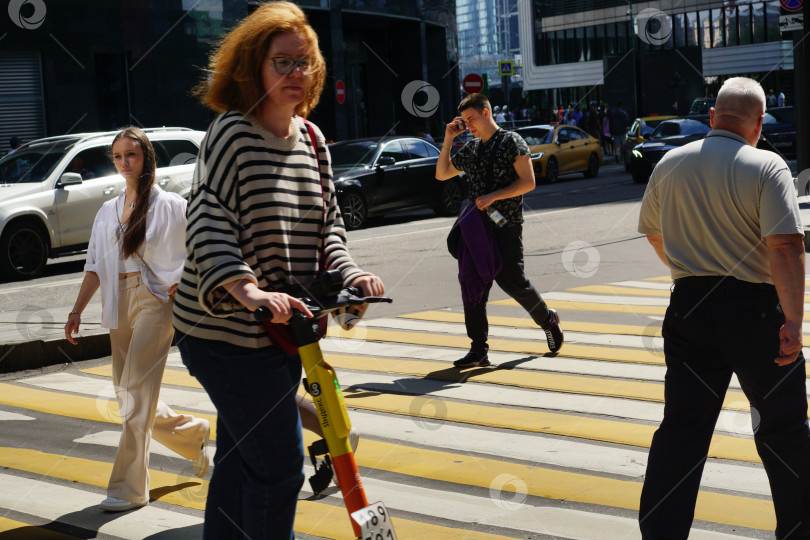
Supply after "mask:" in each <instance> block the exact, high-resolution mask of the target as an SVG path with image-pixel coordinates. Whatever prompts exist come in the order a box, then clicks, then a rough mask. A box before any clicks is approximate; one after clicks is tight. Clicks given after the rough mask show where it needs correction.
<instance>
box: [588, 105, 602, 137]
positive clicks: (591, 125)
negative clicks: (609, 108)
mask: <svg viewBox="0 0 810 540" xmlns="http://www.w3.org/2000/svg"><path fill="white" fill-rule="evenodd" d="M585 131H587V132H588V135H590V136H591V137H593V138H595V139H596V140H597V141H599V140H601V139H602V123H601V122H600V121H599V111H597V110H596V105H591V110H590V111H589V112H588V119H587V120H586V121H585Z"/></svg>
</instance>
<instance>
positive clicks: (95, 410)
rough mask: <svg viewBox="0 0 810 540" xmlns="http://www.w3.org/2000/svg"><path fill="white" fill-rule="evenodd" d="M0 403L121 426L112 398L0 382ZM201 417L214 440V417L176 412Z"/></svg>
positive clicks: (118, 413)
mask: <svg viewBox="0 0 810 540" xmlns="http://www.w3.org/2000/svg"><path fill="white" fill-rule="evenodd" d="M0 404H3V405H9V406H11V407H20V408H24V409H28V410H33V411H39V412H43V413H47V414H55V415H57V416H67V417H71V418H81V419H84V420H93V421H94V422H105V423H111V424H120V423H121V420H120V419H121V414H120V412H119V411H118V403H116V402H115V400H114V399H104V398H102V397H97V398H96V399H93V398H88V397H84V396H72V395H69V394H60V393H58V392H49V391H47V390H39V389H37V388H26V387H22V386H16V385H13V384H8V383H0ZM176 412H178V413H181V414H193V415H194V416H197V417H200V418H205V419H206V420H208V421H209V422H210V423H211V440H216V417H215V416H213V415H211V414H202V413H198V412H194V413H192V412H186V411H179V410H178V411H176Z"/></svg>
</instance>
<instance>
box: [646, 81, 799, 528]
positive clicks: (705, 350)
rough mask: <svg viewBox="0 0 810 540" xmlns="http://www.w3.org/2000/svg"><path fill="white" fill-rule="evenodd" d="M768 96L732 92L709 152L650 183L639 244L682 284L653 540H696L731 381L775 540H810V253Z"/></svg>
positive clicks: (741, 89)
mask: <svg viewBox="0 0 810 540" xmlns="http://www.w3.org/2000/svg"><path fill="white" fill-rule="evenodd" d="M764 112H765V93H764V92H763V90H762V87H761V86H760V85H759V83H757V82H756V81H753V80H751V79H746V78H742V77H734V78H731V79H728V80H727V81H726V82H725V83H724V84H723V87H722V88H721V89H720V92H719V93H718V95H717V101H716V103H715V106H714V107H713V108H712V109H711V110H710V115H711V116H710V121H711V125H712V131H711V132H710V133H709V134H708V135H707V136H706V138H705V139H703V140H700V141H695V142H692V143H690V144H687V145H685V146H682V147H680V148H676V149H674V150H672V151H671V152H668V153H667V154H666V155H665V156H664V157H663V159H661V161H660V162H659V163H658V165H657V166H656V167H655V170H654V171H653V173H652V176H651V178H650V182H649V184H648V186H647V190H646V192H645V194H644V199H643V201H642V206H641V216H640V218H639V227H638V230H639V232H640V233H642V234H646V235H647V238H648V239H649V241H650V243H651V244H652V246H653V248H655V252H656V253H657V254H658V256H659V257H660V258H661V260H662V261H663V262H664V264H666V265H667V266H668V267H669V268H670V272H671V274H672V278H673V280H674V282H675V285H674V289H673V292H672V295H671V298H670V304H669V308H668V309H667V312H666V317H665V318H664V326H663V335H664V353H665V359H666V365H667V372H666V379H665V388H664V394H665V396H666V398H665V399H666V401H665V405H664V419H663V421H662V422H661V426H660V427H659V428H658V430H657V431H656V432H655V435H654V436H653V440H652V444H651V445H650V455H649V460H648V463H647V472H646V475H645V478H644V488H643V490H642V493H641V505H640V508H639V522H640V526H641V532H642V535H643V537H644V538H645V539H656V538H668V539H673V540H679V539H685V538H687V537H688V535H689V529H690V527H691V524H692V520H693V517H694V512H695V502H696V499H697V495H698V488H699V486H700V478H701V475H702V473H703V467H704V464H705V462H706V459H707V455H708V451H709V444H710V443H711V439H712V432H713V430H714V428H715V424H716V423H717V418H718V415H719V414H720V411H721V409H722V408H723V400H724V398H725V394H726V390H727V389H728V385H729V381H730V380H731V376H732V374H736V376H737V379H738V380H739V382H740V386H741V387H742V390H743V392H745V395H746V397H747V398H748V401H749V402H750V404H751V416H752V422H753V424H754V425H753V426H752V427H753V431H754V441H755V443H756V448H757V452H758V453H759V457H760V458H761V459H762V463H763V464H764V466H765V472H766V473H767V474H768V480H769V482H770V487H771V492H772V495H773V503H774V508H775V510H776V537H777V538H779V539H788V538H791V539H798V538H810V430H809V429H808V421H807V390H806V374H805V361H804V357H803V355H802V352H801V351H802V319H803V316H804V313H803V311H804V288H805V275H804V273H805V268H804V246H803V242H802V223H801V218H800V216H799V205H798V202H797V199H796V192H795V188H794V187H793V178H792V175H791V172H790V169H789V168H788V166H787V164H786V163H785V162H784V160H783V159H782V158H781V157H780V156H778V155H777V154H775V153H773V152H768V151H765V150H758V149H757V148H756V145H757V140H758V139H759V135H760V132H761V129H762V120H763V117H764V116H763V115H764Z"/></svg>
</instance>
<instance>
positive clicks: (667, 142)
mask: <svg viewBox="0 0 810 540" xmlns="http://www.w3.org/2000/svg"><path fill="white" fill-rule="evenodd" d="M709 131H711V127H710V126H709V117H708V115H705V116H691V117H689V118H673V119H672V120H665V121H664V122H661V123H660V124H658V127H657V128H655V131H653V132H652V134H651V135H650V137H649V138H648V139H647V141H646V142H643V143H642V144H639V145H638V146H636V147H635V148H633V151H632V152H631V154H630V174H631V175H632V176H633V182H636V183H639V184H643V183H646V182H648V181H649V179H650V175H651V174H652V171H653V169H654V168H655V165H656V164H657V163H658V162H659V161H661V158H662V157H664V154H666V153H667V152H669V151H670V150H672V149H673V148H677V147H678V146H683V145H685V144H687V143H690V142H692V141H697V140H699V139H702V138H704V137H705V136H706V134H707V133H709Z"/></svg>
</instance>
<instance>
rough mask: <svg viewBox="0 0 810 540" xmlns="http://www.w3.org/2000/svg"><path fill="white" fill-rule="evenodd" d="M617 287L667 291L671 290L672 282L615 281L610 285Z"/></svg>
mask: <svg viewBox="0 0 810 540" xmlns="http://www.w3.org/2000/svg"><path fill="white" fill-rule="evenodd" d="M611 285H616V286H618V287H632V288H634V289H650V290H654V291H668V290H670V289H671V288H672V282H668V283H657V282H654V281H617V282H615V283H611Z"/></svg>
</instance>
